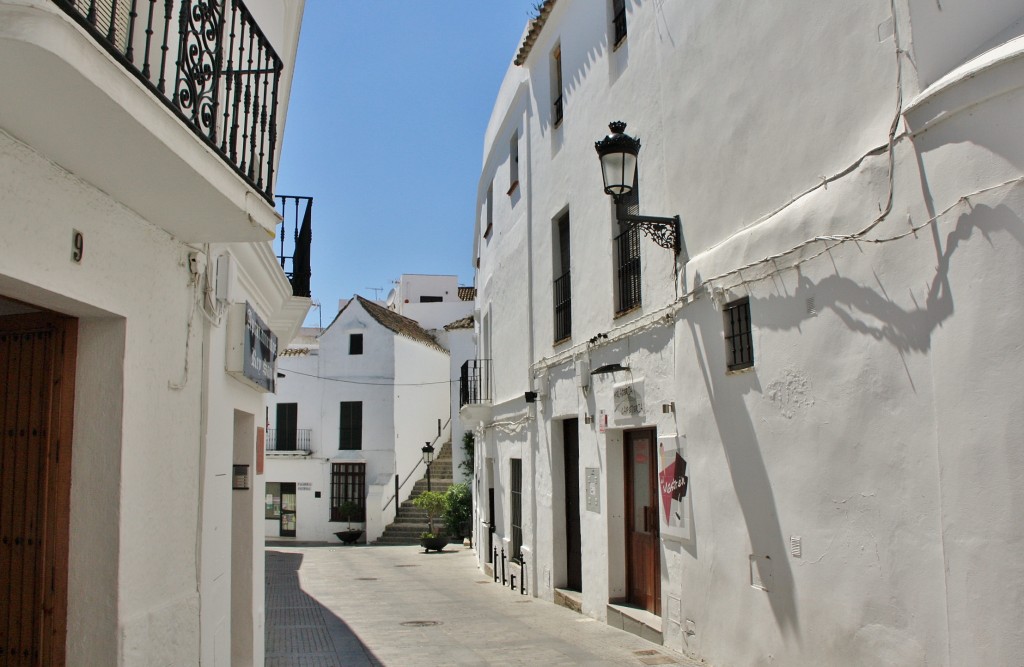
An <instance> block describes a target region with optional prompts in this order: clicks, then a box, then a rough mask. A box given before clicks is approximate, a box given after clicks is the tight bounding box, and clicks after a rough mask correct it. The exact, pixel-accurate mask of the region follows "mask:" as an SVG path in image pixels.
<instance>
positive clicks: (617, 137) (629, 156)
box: [594, 120, 681, 255]
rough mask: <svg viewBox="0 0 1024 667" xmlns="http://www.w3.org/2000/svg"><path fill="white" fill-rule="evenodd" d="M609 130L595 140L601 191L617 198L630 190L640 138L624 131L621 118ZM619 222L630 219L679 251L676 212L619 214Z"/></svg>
mask: <svg viewBox="0 0 1024 667" xmlns="http://www.w3.org/2000/svg"><path fill="white" fill-rule="evenodd" d="M608 129H609V130H611V134H609V135H608V136H606V137H605V138H604V139H602V140H601V141H597V142H595V143H594V148H595V149H597V155H598V157H599V158H601V177H602V178H603V179H604V192H605V194H608V195H611V196H612V198H613V199H614V200H615V201H616V202H618V201H619V200H620V199H621V198H622V197H623V196H625V195H628V194H629V193H630V192H632V191H633V184H634V183H636V171H637V155H638V154H639V153H640V140H639V139H636V138H634V137H631V136H629V135H628V134H626V133H625V132H626V124H625V123H623V122H622V121H620V120H617V121H614V122H612V123H609V124H608ZM618 219H619V222H620V223H621V222H628V223H632V226H633V227H639V228H640V230H641V231H642V232H643V233H645V234H647V235H648V236H650V237H651V239H653V240H654V242H655V243H657V244H658V245H660V246H661V247H662V248H667V249H669V250H672V251H674V252H675V254H676V255H678V254H679V250H680V248H681V244H680V242H679V239H680V236H681V232H680V223H679V216H678V215H675V216H672V217H671V218H659V217H654V216H649V215H628V214H622V215H618Z"/></svg>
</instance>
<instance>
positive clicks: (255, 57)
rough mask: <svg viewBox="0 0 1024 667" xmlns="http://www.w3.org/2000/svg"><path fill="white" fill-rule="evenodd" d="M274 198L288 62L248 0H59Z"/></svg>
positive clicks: (254, 184)
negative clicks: (280, 95) (283, 83)
mask: <svg viewBox="0 0 1024 667" xmlns="http://www.w3.org/2000/svg"><path fill="white" fill-rule="evenodd" d="M53 1H54V3H56V4H57V5H58V6H59V7H61V8H62V9H63V10H64V11H65V12H67V13H68V14H69V15H70V16H71V17H72V18H74V19H75V21H77V22H78V23H79V24H80V25H81V26H82V27H84V28H85V29H86V30H87V31H88V32H89V34H91V35H92V36H93V38H94V39H95V40H96V41H97V42H99V43H100V44H101V45H103V47H104V48H105V49H106V50H107V51H108V52H109V53H110V54H111V55H112V56H113V57H114V58H115V59H116V60H117V61H118V62H120V63H121V64H122V65H123V66H124V67H125V68H126V69H127V70H128V71H130V72H131V73H132V74H133V75H135V77H136V78H138V79H139V80H140V81H142V83H143V84H145V86H146V87H147V88H149V90H150V91H151V92H152V93H153V94H154V95H156V96H157V97H158V98H160V100H161V101H162V102H163V103H164V104H165V105H167V107H168V108H170V109H171V110H172V111H173V112H174V113H175V114H176V115H177V116H178V117H179V118H180V119H181V120H182V121H184V122H185V124H187V125H188V126H189V127H190V128H191V129H192V131H193V132H195V134H196V135H197V136H199V137H200V138H201V139H202V140H203V141H205V142H206V144H207V145H208V146H210V148H212V149H213V150H214V151H216V152H217V153H218V154H219V155H220V156H221V158H223V159H224V161H225V162H226V163H227V164H228V165H229V166H231V168H232V169H234V170H235V172H237V173H238V174H239V175H240V176H241V177H242V178H244V179H245V180H246V181H247V182H248V183H249V185H251V186H252V187H253V188H254V189H255V190H257V191H258V192H259V193H260V194H261V195H263V197H264V199H266V200H267V201H268V202H270V203H273V201H274V199H273V197H274V159H275V153H276V150H277V101H278V100H277V96H278V86H279V84H280V80H281V70H282V63H281V59H280V58H279V57H278V55H277V53H276V52H275V51H274V49H273V47H272V46H271V45H270V42H269V41H267V38H266V37H265V36H264V35H263V31H262V30H260V27H259V26H258V25H257V24H256V22H255V21H254V20H253V18H252V15H251V14H250V13H249V10H248V9H247V8H246V6H245V4H244V3H243V2H242V0H53Z"/></svg>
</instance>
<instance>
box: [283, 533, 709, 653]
mask: <svg viewBox="0 0 1024 667" xmlns="http://www.w3.org/2000/svg"><path fill="white" fill-rule="evenodd" d="M266 554H267V599H266V611H267V622H266V628H267V642H266V646H267V649H266V650H267V658H266V667H322V666H326V665H330V666H331V667H340V666H344V667H348V666H349V665H354V666H357V667H364V666H366V667H377V666H386V667H406V666H409V667H417V666H420V665H422V666H424V667H429V666H434V665H437V666H440V665H445V666H459V667H461V666H467V667H468V666H470V665H472V666H474V667H476V666H479V665H495V666H498V665H509V666H513V665H530V666H531V667H532V666H536V665H545V666H546V665H586V666H587V667H592V666H612V665H636V666H641V665H682V666H683V667H704V666H703V665H702V664H701V663H699V662H696V661H693V660H689V659H688V658H686V657H684V656H682V655H680V654H678V653H675V652H674V651H671V650H670V649H667V648H665V647H663V646H658V645H655V644H652V643H650V642H647V641H645V640H643V639H641V638H639V637H637V636H635V635H632V634H629V633H626V632H623V631H622V630H617V629H615V628H612V627H611V626H609V625H606V624H605V623H601V622H599V621H595V620H594V619H592V618H589V617H586V616H581V615H580V614H577V613H575V612H573V611H570V610H568V609H566V608H564V607H559V606H556V605H554V604H552V603H549V602H546V601H542V600H539V599H537V598H532V597H526V596H521V595H518V594H517V593H514V592H513V591H511V590H509V589H508V588H506V587H504V586H501V585H500V584H495V583H493V581H491V580H490V579H489V578H487V577H486V576H485V575H484V574H483V573H482V572H480V571H479V570H478V569H477V567H476V563H475V560H474V555H473V553H472V551H471V550H469V549H465V548H464V547H461V546H456V545H451V546H450V547H448V549H446V550H445V551H444V552H442V553H431V554H424V553H423V550H422V549H420V548H419V547H415V546H361V547H360V546H355V547H343V546H319V547H313V546H309V547H292V546H289V547H284V546H280V545H273V546H268V547H267V550H266Z"/></svg>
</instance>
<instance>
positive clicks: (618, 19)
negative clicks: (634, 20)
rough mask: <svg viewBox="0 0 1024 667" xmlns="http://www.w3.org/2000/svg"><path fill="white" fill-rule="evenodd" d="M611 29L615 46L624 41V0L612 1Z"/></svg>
mask: <svg viewBox="0 0 1024 667" xmlns="http://www.w3.org/2000/svg"><path fill="white" fill-rule="evenodd" d="M612 29H613V31H614V35H615V42H614V44H615V46H618V45H619V43H620V42H621V41H622V40H624V39H626V0H612Z"/></svg>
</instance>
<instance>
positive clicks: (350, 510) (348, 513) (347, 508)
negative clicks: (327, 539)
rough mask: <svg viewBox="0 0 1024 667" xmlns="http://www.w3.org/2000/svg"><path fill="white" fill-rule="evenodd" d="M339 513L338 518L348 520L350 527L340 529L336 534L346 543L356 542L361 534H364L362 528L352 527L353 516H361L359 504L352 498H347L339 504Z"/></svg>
mask: <svg viewBox="0 0 1024 667" xmlns="http://www.w3.org/2000/svg"><path fill="white" fill-rule="evenodd" d="M337 514H338V518H339V519H341V520H342V521H344V522H346V524H347V526H348V527H347V528H346V529H345V530H341V531H338V532H337V533H335V535H337V536H338V539H339V540H341V541H342V542H344V543H345V544H354V543H355V541H356V540H358V539H359V536H360V535H362V534H363V531H362V530H361V529H359V528H353V527H352V519H353V517H358V516H359V506H358V505H356V504H355V503H354V502H352V501H351V500H346V501H345V502H343V503H342V504H341V505H339V506H338V512H337Z"/></svg>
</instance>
